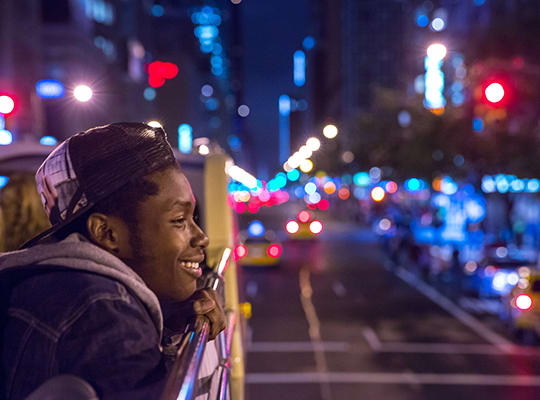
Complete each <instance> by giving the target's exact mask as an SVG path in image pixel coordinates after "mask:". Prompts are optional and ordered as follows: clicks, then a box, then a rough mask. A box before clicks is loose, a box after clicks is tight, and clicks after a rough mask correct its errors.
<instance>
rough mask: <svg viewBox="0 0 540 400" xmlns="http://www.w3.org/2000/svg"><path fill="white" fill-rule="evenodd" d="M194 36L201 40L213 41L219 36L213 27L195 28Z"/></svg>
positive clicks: (202, 26)
mask: <svg viewBox="0 0 540 400" xmlns="http://www.w3.org/2000/svg"><path fill="white" fill-rule="evenodd" d="M194 32H195V36H197V37H198V38H199V39H200V40H201V41H202V40H212V39H215V38H216V36H217V35H218V34H219V29H218V28H216V27H215V26H213V25H201V26H198V27H196V28H195V30H194Z"/></svg>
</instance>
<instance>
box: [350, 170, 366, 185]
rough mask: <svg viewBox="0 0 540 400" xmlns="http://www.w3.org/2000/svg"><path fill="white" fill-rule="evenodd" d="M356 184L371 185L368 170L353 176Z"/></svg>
mask: <svg viewBox="0 0 540 400" xmlns="http://www.w3.org/2000/svg"><path fill="white" fill-rule="evenodd" d="M353 181H354V184H355V185H357V186H367V185H369V174H368V173H367V172H357V173H356V174H354V176H353Z"/></svg>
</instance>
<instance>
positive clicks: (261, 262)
mask: <svg viewBox="0 0 540 400" xmlns="http://www.w3.org/2000/svg"><path fill="white" fill-rule="evenodd" d="M238 242H239V243H238V244H237V245H236V247H235V248H234V253H233V255H234V258H235V259H236V260H237V261H238V262H239V263H240V264H241V265H242V266H254V267H255V266H257V267H264V266H277V265H279V262H280V260H281V253H282V251H283V250H282V249H283V248H282V246H281V244H280V243H279V242H278V241H277V240H276V235H275V233H274V232H272V231H267V230H266V229H265V227H264V225H263V223H262V222H261V221H259V220H253V221H251V223H250V224H249V227H248V229H247V231H242V232H240V233H239V235H238Z"/></svg>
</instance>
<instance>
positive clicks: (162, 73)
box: [148, 61, 178, 88]
mask: <svg viewBox="0 0 540 400" xmlns="http://www.w3.org/2000/svg"><path fill="white" fill-rule="evenodd" d="M176 75H178V66H177V65H176V64H173V63H170V62H163V61H154V62H151V63H150V64H148V84H149V85H150V86H152V87H153V88H158V87H161V86H163V85H164V84H165V81H166V80H167V79H173V78H174V77H176Z"/></svg>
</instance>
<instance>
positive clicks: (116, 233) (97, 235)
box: [86, 213, 128, 256]
mask: <svg viewBox="0 0 540 400" xmlns="http://www.w3.org/2000/svg"><path fill="white" fill-rule="evenodd" d="M86 229H87V230H88V236H89V237H90V240H92V242H94V243H95V244H97V245H98V246H100V247H102V248H103V249H105V250H107V251H108V252H110V253H113V254H115V255H117V256H120V255H122V254H123V253H124V252H125V251H126V249H124V245H125V243H127V242H128V241H127V240H126V238H124V235H125V234H126V227H125V223H124V222H123V221H122V220H121V219H119V218H117V217H113V216H110V215H105V214H101V213H92V214H90V216H89V217H88V219H87V220H86Z"/></svg>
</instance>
